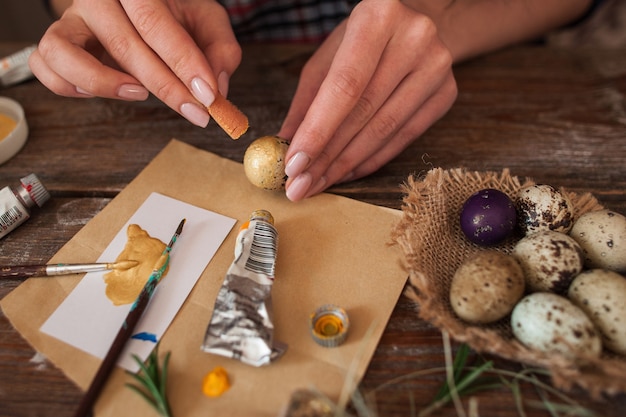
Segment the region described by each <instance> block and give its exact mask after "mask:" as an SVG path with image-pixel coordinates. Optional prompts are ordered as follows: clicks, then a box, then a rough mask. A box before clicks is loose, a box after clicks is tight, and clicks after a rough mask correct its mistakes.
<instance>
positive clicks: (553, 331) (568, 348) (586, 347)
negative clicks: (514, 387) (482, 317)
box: [511, 292, 602, 359]
mask: <svg viewBox="0 0 626 417" xmlns="http://www.w3.org/2000/svg"><path fill="white" fill-rule="evenodd" d="M511 328H512V330H513V334H514V335H515V337H516V338H517V339H518V340H519V341H520V342H522V343H523V344H524V345H526V346H528V347H530V348H534V349H537V350H540V351H542V352H547V353H560V354H562V355H563V356H565V357H567V358H570V359H574V358H579V357H584V356H592V357H597V356H599V355H600V353H601V352H602V340H601V339H600V335H599V334H598V331H597V330H596V328H595V326H594V325H593V323H592V322H591V320H590V319H589V317H587V315H586V314H585V313H584V312H583V311H582V310H581V309H580V308H578V307H577V306H576V305H574V304H573V303H572V302H571V301H569V300H568V299H567V298H565V297H563V296H560V295H557V294H552V293H546V292H536V293H533V294H530V295H527V296H526V297H524V298H522V300H521V301H520V302H519V303H517V305H516V306H515V308H514V309H513V312H512V313H511Z"/></svg>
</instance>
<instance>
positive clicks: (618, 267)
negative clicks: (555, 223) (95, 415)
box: [569, 210, 626, 272]
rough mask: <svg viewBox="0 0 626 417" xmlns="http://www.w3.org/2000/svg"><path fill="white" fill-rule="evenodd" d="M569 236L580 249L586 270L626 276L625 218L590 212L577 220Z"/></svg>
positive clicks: (601, 211) (612, 212)
mask: <svg viewBox="0 0 626 417" xmlns="http://www.w3.org/2000/svg"><path fill="white" fill-rule="evenodd" d="M569 234H570V236H571V237H572V238H574V240H576V242H578V244H579V245H580V247H581V248H582V250H583V255H584V262H585V266H586V267H588V268H602V269H610V270H613V271H618V272H626V217H624V216H623V215H621V214H619V213H617V212H614V211H612V210H597V211H591V212H588V213H585V214H583V215H582V216H580V217H579V218H578V220H576V222H575V223H574V227H572V230H571V231H570V233H569Z"/></svg>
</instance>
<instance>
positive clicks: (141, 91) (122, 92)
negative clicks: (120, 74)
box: [117, 84, 150, 101]
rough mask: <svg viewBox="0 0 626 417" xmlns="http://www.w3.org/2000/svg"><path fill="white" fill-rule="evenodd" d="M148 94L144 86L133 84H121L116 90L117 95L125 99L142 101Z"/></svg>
mask: <svg viewBox="0 0 626 417" xmlns="http://www.w3.org/2000/svg"><path fill="white" fill-rule="evenodd" d="M149 94H150V93H149V92H148V90H146V88H145V87H143V86H141V85H135V84H122V85H121V86H120V88H119V90H117V96H118V97H120V98H124V99H127V100H135V101H143V100H146V99H147V98H148V95H149Z"/></svg>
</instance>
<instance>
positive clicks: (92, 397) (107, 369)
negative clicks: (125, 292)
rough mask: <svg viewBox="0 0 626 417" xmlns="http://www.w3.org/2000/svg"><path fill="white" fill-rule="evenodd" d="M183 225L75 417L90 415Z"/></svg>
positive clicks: (152, 275) (136, 302) (147, 301)
mask: <svg viewBox="0 0 626 417" xmlns="http://www.w3.org/2000/svg"><path fill="white" fill-rule="evenodd" d="M184 224H185V219H183V220H181V222H180V224H179V225H178V228H177V229H176V232H175V233H174V236H172V240H170V243H169V244H168V245H167V246H166V247H165V250H164V251H163V253H162V254H161V256H160V257H159V259H158V260H157V262H156V264H155V265H154V268H153V269H152V273H151V274H150V277H149V278H148V281H147V282H146V285H145V286H144V287H143V289H142V290H141V292H140V293H139V295H138V296H137V299H136V300H135V302H134V304H133V305H132V306H131V308H130V311H129V312H128V315H127V316H126V319H125V320H124V323H123V324H122V327H120V330H119V331H118V333H117V336H115V339H114V340H113V343H112V344H111V347H110V348H109V351H108V352H107V354H106V356H105V357H104V359H103V360H102V364H101V365H100V368H99V369H98V372H96V376H94V378H93V380H92V381H91V385H90V386H89V389H88V390H87V392H86V393H85V395H84V396H83V399H82V401H81V402H80V404H79V405H78V410H77V411H76V413H75V414H74V416H75V417H85V416H91V415H92V413H93V410H92V409H93V405H94V404H95V402H96V399H97V398H98V394H100V391H101V390H102V388H103V387H104V384H105V383H106V380H107V378H108V377H109V375H110V374H111V371H113V368H114V367H115V363H116V362H117V359H118V358H119V356H120V355H121V354H122V351H123V350H124V346H125V345H126V342H127V341H128V339H130V338H131V336H132V335H133V331H134V329H135V326H136V325H137V323H138V322H139V319H140V318H141V316H142V315H143V312H144V311H145V309H146V307H147V306H148V303H149V302H150V299H151V298H152V294H153V293H154V290H155V289H156V286H157V284H158V283H159V281H160V280H161V276H162V275H163V272H165V269H166V268H167V265H168V264H169V261H170V252H171V251H172V247H173V246H174V243H176V240H177V239H178V236H180V234H181V233H182V231H183V226H184Z"/></svg>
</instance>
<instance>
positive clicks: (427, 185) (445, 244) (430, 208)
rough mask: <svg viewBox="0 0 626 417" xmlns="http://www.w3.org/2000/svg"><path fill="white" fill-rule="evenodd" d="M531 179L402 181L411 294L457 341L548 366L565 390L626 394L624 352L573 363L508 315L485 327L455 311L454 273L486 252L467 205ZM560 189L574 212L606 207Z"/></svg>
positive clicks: (441, 173) (449, 173)
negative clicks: (521, 338)
mask: <svg viewBox="0 0 626 417" xmlns="http://www.w3.org/2000/svg"><path fill="white" fill-rule="evenodd" d="M532 184H534V182H533V181H532V180H530V179H525V180H524V182H523V183H521V182H520V180H519V179H518V178H516V177H514V176H511V175H510V173H509V171H508V170H504V171H503V172H502V173H495V172H470V171H467V170H464V169H453V170H443V169H440V168H438V169H433V170H431V171H429V172H428V173H427V174H426V175H425V176H424V177H423V178H420V179H416V178H414V177H409V179H408V181H407V183H406V184H405V185H404V191H405V193H406V195H405V197H404V200H403V208H402V211H403V216H402V219H401V221H400V222H399V224H398V225H397V227H396V228H395V229H394V230H393V233H392V239H393V241H394V243H396V244H398V245H399V246H400V247H401V248H402V251H403V252H404V255H405V258H406V263H407V269H408V272H409V281H410V285H409V286H408V290H407V293H406V295H407V296H408V297H409V298H411V299H412V300H414V301H416V302H417V304H418V308H417V311H418V313H417V314H419V316H420V317H421V318H422V319H424V320H426V321H428V322H430V323H432V324H433V325H434V326H437V327H438V328H440V329H442V330H446V331H447V332H448V333H449V334H450V336H451V337H452V338H454V339H455V340H457V341H458V342H464V343H466V344H467V345H469V346H470V347H471V348H472V349H474V350H475V351H477V352H484V353H490V354H495V355H497V356H500V357H503V358H505V359H508V360H512V361H517V362H522V363H525V364H528V365H531V366H538V367H543V368H546V369H547V370H549V371H550V374H551V377H552V383H553V384H554V386H556V387H558V388H560V389H563V390H566V391H567V390H570V389H572V388H573V386H574V385H575V384H577V385H579V386H580V387H582V388H583V389H585V390H587V391H588V392H589V393H590V395H592V397H594V398H600V397H601V396H602V395H603V394H608V395H613V394H618V393H622V392H626V357H623V356H619V355H616V354H612V353H610V352H608V351H604V352H603V354H602V355H601V357H600V358H591V359H590V358H584V359H585V360H576V361H572V360H568V359H566V358H565V357H563V356H560V355H555V354H545V353H543V352H540V351H538V350H535V349H531V348H528V347H526V346H524V345H522V344H521V343H520V342H518V341H517V340H516V339H515V338H514V336H513V333H512V330H511V325H510V316H507V317H506V318H504V319H502V320H500V321H498V322H496V323H492V324H488V325H470V324H468V323H466V322H464V321H462V320H460V319H459V318H458V317H457V316H456V315H455V313H454V311H453V310H452V306H451V305H450V301H449V293H450V283H451V281H452V277H453V275H454V272H455V271H456V269H457V268H458V267H459V266H460V265H461V263H463V261H464V260H466V259H467V258H468V257H469V256H471V255H472V254H474V253H476V252H478V251H481V250H485V249H484V248H482V247H480V246H478V245H475V244H473V243H471V242H469V241H468V240H467V239H466V238H465V236H464V235H463V232H462V231H461V227H460V224H459V216H460V212H461V208H462V206H463V203H464V202H465V200H467V198H468V197H469V196H471V195H472V194H473V193H475V192H476V191H479V190H481V189H483V188H497V189H499V190H501V191H503V192H504V193H506V194H507V195H508V196H509V197H511V198H513V197H514V196H515V195H516V194H517V191H518V190H519V189H521V188H523V187H525V186H528V185H532ZM561 192H564V193H566V194H567V195H568V196H569V197H570V199H571V200H572V203H573V204H574V209H575V218H577V217H579V216H580V215H581V214H583V213H586V212H588V211H592V210H599V209H602V206H601V205H600V204H599V203H598V201H597V200H596V199H595V198H594V197H593V196H592V195H591V194H589V193H587V194H584V195H577V194H575V193H571V192H568V191H567V190H564V189H561ZM516 242H517V241H516V239H515V238H511V239H509V240H507V241H505V242H504V243H502V244H501V245H499V246H496V247H494V248H493V249H496V250H500V251H502V252H504V253H511V251H512V250H513V247H514V246H515V243H516ZM581 359H582V358H581Z"/></svg>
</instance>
